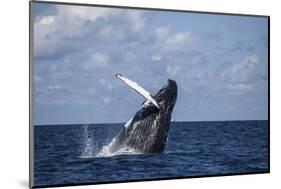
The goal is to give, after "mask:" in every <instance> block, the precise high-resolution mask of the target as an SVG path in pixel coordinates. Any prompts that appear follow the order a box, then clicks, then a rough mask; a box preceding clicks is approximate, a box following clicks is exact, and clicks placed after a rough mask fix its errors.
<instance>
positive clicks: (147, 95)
mask: <svg viewBox="0 0 281 189" xmlns="http://www.w3.org/2000/svg"><path fill="white" fill-rule="evenodd" d="M116 77H117V78H119V79H120V80H121V81H123V82H124V83H125V84H127V85H128V86H129V87H131V88H132V89H134V90H135V91H137V92H138V93H139V94H141V95H142V96H143V97H144V98H145V99H146V100H147V101H149V102H151V103H152V104H153V105H154V106H155V107H157V108H158V109H160V106H159V104H158V103H157V101H156V100H155V99H154V98H153V97H152V96H151V94H150V93H149V92H148V91H147V90H145V89H144V88H142V87H141V86H140V85H139V84H137V83H136V82H134V81H131V80H130V79H128V78H126V77H125V76H123V75H121V74H116Z"/></svg>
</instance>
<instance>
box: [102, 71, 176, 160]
mask: <svg viewBox="0 0 281 189" xmlns="http://www.w3.org/2000/svg"><path fill="white" fill-rule="evenodd" d="M116 77H117V78H119V79H120V80H122V81H123V82H124V83H126V84H127V85H128V86H130V87H131V88H133V89H134V90H135V91H137V92H138V93H140V94H141V95H142V96H143V97H144V98H145V101H144V102H143V103H142V106H141V108H140V109H139V110H138V111H137V112H136V114H135V115H134V116H133V118H131V119H130V120H129V121H128V122H127V123H126V124H125V125H124V126H122V128H121V130H120V131H119V133H118V134H117V136H116V137H114V138H113V139H112V141H111V142H110V143H109V144H108V145H107V146H105V147H103V148H102V150H101V151H100V153H99V154H100V155H101V154H102V155H108V154H113V153H114V152H116V151H118V150H120V149H122V148H124V147H126V148H129V149H132V150H134V151H136V152H139V153H161V152H163V151H164V148H165V145H166V141H167V137H168V132H169V128H170V123H171V114H172V111H173V107H174V105H175V103H176V99H177V84H176V82H175V81H173V80H170V79H168V80H167V82H166V83H165V85H164V86H163V87H162V88H161V89H160V90H159V91H158V92H157V93H156V94H155V95H151V94H150V93H149V92H147V91H146V90H145V89H143V88H142V87H141V86H139V85H138V84H137V83H135V82H133V81H131V80H130V79H128V78H126V77H125V76H123V75H121V74H116Z"/></svg>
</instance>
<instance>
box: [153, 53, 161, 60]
mask: <svg viewBox="0 0 281 189" xmlns="http://www.w3.org/2000/svg"><path fill="white" fill-rule="evenodd" d="M161 59H162V56H161V55H160V54H154V55H152V56H151V60H152V61H159V60H161Z"/></svg>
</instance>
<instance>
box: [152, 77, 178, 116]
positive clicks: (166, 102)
mask: <svg viewBox="0 0 281 189" xmlns="http://www.w3.org/2000/svg"><path fill="white" fill-rule="evenodd" d="M154 99H155V100H156V101H157V102H158V104H159V105H160V107H161V109H162V110H163V111H164V112H167V113H170V112H172V110H173V107H174V105H175V103H176V100H177V83H176V82H175V81H174V80H171V79H168V80H167V81H166V83H165V85H164V86H162V88H161V89H160V90H159V91H158V92H157V93H156V95H154Z"/></svg>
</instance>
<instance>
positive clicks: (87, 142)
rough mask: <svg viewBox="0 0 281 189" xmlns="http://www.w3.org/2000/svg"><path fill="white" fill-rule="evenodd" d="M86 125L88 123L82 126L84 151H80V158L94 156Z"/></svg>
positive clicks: (93, 147) (93, 148)
mask: <svg viewBox="0 0 281 189" xmlns="http://www.w3.org/2000/svg"><path fill="white" fill-rule="evenodd" d="M88 127H89V125H85V126H84V141H85V147H84V151H83V152H82V155H81V156H80V157H81V158H92V157H94V152H95V145H94V144H93V139H92V138H91V137H90V136H89V131H88Z"/></svg>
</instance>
